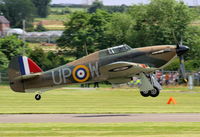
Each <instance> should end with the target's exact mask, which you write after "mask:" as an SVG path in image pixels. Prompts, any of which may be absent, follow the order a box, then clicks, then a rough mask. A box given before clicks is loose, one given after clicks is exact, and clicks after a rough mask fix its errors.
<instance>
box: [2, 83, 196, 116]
mask: <svg viewBox="0 0 200 137" xmlns="http://www.w3.org/2000/svg"><path fill="white" fill-rule="evenodd" d="M166 90H168V91H170V92H165V91H166ZM166 90H164V92H162V93H161V94H160V96H159V97H157V98H151V97H149V98H144V97H142V96H141V95H140V94H139V92H138V89H130V88H129V89H126V88H124V89H111V88H100V89H57V90H52V91H49V92H46V93H44V94H43V95H42V99H41V100H40V101H36V100H35V99H34V95H35V94H34V93H33V94H31V93H30V94H28V93H25V94H24V93H15V92H13V91H11V90H10V89H9V87H8V86H1V87H0V113H2V114H3V113H176V112H178V113H200V92H199V91H200V88H196V89H195V90H194V93H188V92H176V91H179V90H181V91H187V90H188V89H187V88H172V89H169V88H168V89H166ZM171 96H173V97H174V98H175V99H176V101H177V104H176V105H172V104H171V105H167V104H166V102H167V101H168V99H169V98H170V97H171Z"/></svg>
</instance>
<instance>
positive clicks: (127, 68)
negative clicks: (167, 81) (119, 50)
mask: <svg viewBox="0 0 200 137" xmlns="http://www.w3.org/2000/svg"><path fill="white" fill-rule="evenodd" d="M154 70H156V68H150V67H148V66H147V65H145V64H138V63H131V62H121V61H120V62H115V63H111V64H108V65H105V66H102V67H100V73H101V75H103V76H104V77H106V78H108V79H113V80H114V81H116V79H115V78H119V77H120V79H124V80H120V81H125V82H126V81H127V79H129V81H130V78H131V77H132V76H134V75H136V74H140V73H142V72H144V73H150V72H152V71H154ZM117 81H119V80H118V79H117ZM125 82H124V83H125Z"/></svg>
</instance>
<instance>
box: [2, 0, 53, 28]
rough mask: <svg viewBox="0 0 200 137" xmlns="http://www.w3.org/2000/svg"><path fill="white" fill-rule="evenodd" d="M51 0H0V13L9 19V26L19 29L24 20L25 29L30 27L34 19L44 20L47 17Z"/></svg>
mask: <svg viewBox="0 0 200 137" xmlns="http://www.w3.org/2000/svg"><path fill="white" fill-rule="evenodd" d="M50 1H51V0H1V1H0V13H1V14H3V15H4V16H5V17H6V18H8V19H9V21H10V23H11V26H13V27H21V26H22V20H24V19H25V20H26V22H27V28H29V27H31V25H32V22H33V19H34V17H36V16H38V17H42V18H45V17H47V15H48V13H49V12H48V11H49V10H48V8H49V3H50Z"/></svg>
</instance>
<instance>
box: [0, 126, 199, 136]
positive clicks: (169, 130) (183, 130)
mask: <svg viewBox="0 0 200 137" xmlns="http://www.w3.org/2000/svg"><path fill="white" fill-rule="evenodd" d="M199 129H200V124H199V123H131V124H127V123H119V124H63V123H45V124H44V123H43V124H0V136H3V137H5V136H6V137H10V136H13V137H17V136H20V137H21V136H26V137H31V136H32V137H35V136H37V137H41V136H45V137H50V136H51V137H52V136H59V137H60V136H63V137H64V136H65V137H75V136H76V137H108V136H109V137H133V136H137V137H199V135H200V130H199Z"/></svg>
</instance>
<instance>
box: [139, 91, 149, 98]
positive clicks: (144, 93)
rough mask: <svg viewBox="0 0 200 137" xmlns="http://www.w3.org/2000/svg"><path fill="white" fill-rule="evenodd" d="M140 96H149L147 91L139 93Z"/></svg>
mask: <svg viewBox="0 0 200 137" xmlns="http://www.w3.org/2000/svg"><path fill="white" fill-rule="evenodd" d="M140 94H141V95H142V96H143V97H148V96H149V95H150V93H149V91H140Z"/></svg>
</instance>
